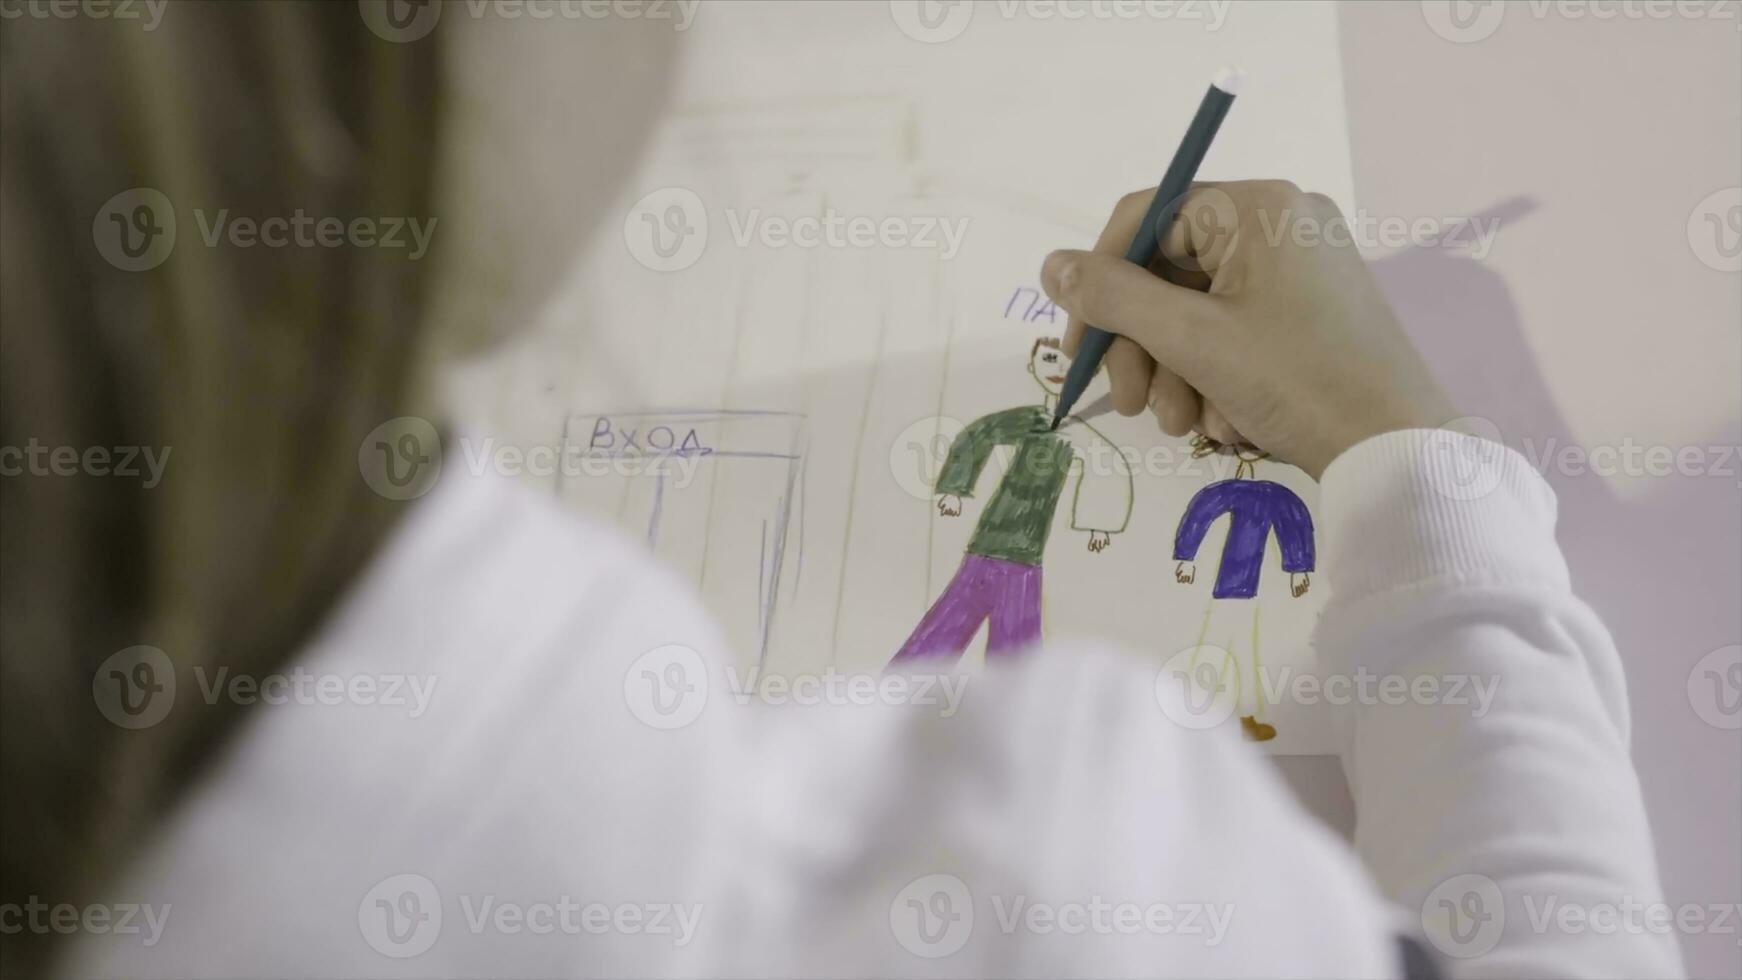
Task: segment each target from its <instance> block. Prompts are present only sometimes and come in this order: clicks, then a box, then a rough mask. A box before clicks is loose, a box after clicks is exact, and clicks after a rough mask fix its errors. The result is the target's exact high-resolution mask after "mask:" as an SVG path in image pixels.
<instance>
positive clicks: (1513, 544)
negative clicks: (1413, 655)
mask: <svg viewBox="0 0 1742 980" xmlns="http://www.w3.org/2000/svg"><path fill="white" fill-rule="evenodd" d="M1319 483H1320V494H1319V502H1320V503H1319V506H1320V511H1321V520H1322V523H1323V524H1324V541H1325V562H1324V565H1325V574H1326V576H1327V577H1328V578H1329V579H1330V586H1331V591H1332V592H1334V593H1335V594H1336V596H1337V598H1338V599H1339V600H1352V599H1358V598H1360V597H1361V596H1364V595H1370V594H1373V593H1377V592H1383V591H1386V590H1390V589H1397V588H1405V587H1408V586H1411V585H1415V584H1418V583H1421V582H1426V581H1430V580H1435V579H1448V578H1449V579H1454V580H1458V579H1462V580H1480V581H1483V582H1487V583H1491V584H1512V583H1518V584H1524V583H1532V584H1537V585H1551V586H1559V587H1561V588H1565V587H1567V585H1568V577H1567V566H1566V560H1565V559H1564V558H1563V557H1562V556H1561V551H1560V546H1559V545H1558V544H1556V543H1555V537H1554V525H1555V509H1556V507H1555V496H1554V491H1553V490H1551V489H1549V486H1548V483H1547V482H1545V481H1544V480H1543V479H1542V477H1541V476H1540V475H1538V474H1537V473H1536V471H1534V470H1533V469H1531V467H1530V463H1529V461H1528V460H1526V459H1525V458H1524V457H1523V456H1522V455H1520V454H1518V453H1517V452H1514V451H1513V450H1511V449H1508V448H1506V447H1505V446H1503V445H1501V444H1499V443H1496V442H1490V441H1488V440H1486V439H1480V438H1477V437H1475V436H1470V435H1465V434H1463V433H1461V432H1449V431H1446V430H1443V429H1409V430H1405V431H1402V432H1388V433H1386V434H1385V435H1381V436H1375V437H1374V438H1372V439H1368V440H1367V441H1365V442H1363V443H1361V444H1359V445H1357V446H1355V447H1353V448H1352V449H1349V450H1348V451H1346V452H1344V453H1343V454H1342V455H1341V456H1339V457H1337V458H1336V459H1335V460H1334V461H1333V462H1332V463H1331V465H1330V466H1329V467H1327V468H1326V469H1325V474H1324V478H1323V479H1322V480H1320V481H1319Z"/></svg>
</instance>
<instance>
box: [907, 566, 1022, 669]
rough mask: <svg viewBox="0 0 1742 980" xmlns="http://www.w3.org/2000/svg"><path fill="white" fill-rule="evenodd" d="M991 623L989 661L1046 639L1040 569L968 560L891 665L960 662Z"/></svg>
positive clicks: (987, 651) (957, 570) (988, 637)
mask: <svg viewBox="0 0 1742 980" xmlns="http://www.w3.org/2000/svg"><path fill="white" fill-rule="evenodd" d="M987 619H991V621H992V623H991V626H990V627H989V630H988V635H987V640H986V656H987V657H988V658H990V657H994V656H999V655H1003V654H1008V653H1012V652H1015V651H1016V650H1019V649H1021V648H1023V647H1026V646H1029V645H1031V644H1033V643H1034V642H1035V641H1036V640H1038V639H1040V567H1039V566H1038V565H1024V564H1022V563H1021V562H1014V561H1005V560H1003V559H1001V558H987V557H986V556H984V555H972V554H970V555H966V556H964V557H963V558H962V564H961V567H960V568H958V569H956V574H955V575H954V576H953V577H952V578H951V579H950V584H948V585H946V586H944V591H943V594H942V595H940V596H938V599H937V601H936V602H934V603H932V607H931V609H929V610H927V612H926V614H925V617H924V618H923V619H921V620H920V621H919V625H918V626H916V627H914V629H913V633H912V635H910V636H909V637H908V638H907V642H906V643H903V644H902V645H901V650H900V651H899V652H897V653H896V654H895V659H894V660H892V661H891V663H904V662H908V661H913V660H925V659H949V660H954V659H956V658H958V657H960V656H961V655H962V651H964V650H966V649H967V648H968V644H969V643H971V642H973V639H974V634H975V633H977V632H979V630H980V624H981V623H983V622H986V620H987Z"/></svg>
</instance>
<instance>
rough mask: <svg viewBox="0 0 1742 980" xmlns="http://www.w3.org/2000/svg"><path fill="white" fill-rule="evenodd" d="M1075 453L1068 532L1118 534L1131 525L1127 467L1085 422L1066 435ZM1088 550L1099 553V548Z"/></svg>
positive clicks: (1103, 543) (1121, 457) (1121, 455)
mask: <svg viewBox="0 0 1742 980" xmlns="http://www.w3.org/2000/svg"><path fill="white" fill-rule="evenodd" d="M1066 437H1067V438H1068V439H1070V441H1071V452H1072V453H1073V454H1075V457H1076V458H1075V459H1074V460H1073V461H1072V464H1071V466H1072V468H1073V469H1075V470H1076V471H1077V483H1076V489H1075V491H1074V492H1073V494H1072V497H1071V529H1072V530H1075V531H1089V532H1091V533H1099V534H1100V535H1102V540H1101V541H1100V544H1101V547H1102V548H1104V547H1106V545H1107V542H1106V536H1107V535H1110V534H1119V533H1120V532H1122V531H1124V530H1125V526H1126V525H1127V524H1129V523H1130V522H1131V485H1132V479H1131V467H1130V466H1129V465H1128V464H1127V463H1126V461H1125V456H1124V455H1123V454H1122V453H1120V452H1119V450H1118V448H1117V447H1115V446H1114V445H1113V444H1112V443H1111V442H1109V441H1107V439H1106V438H1105V437H1104V436H1102V435H1101V433H1099V432H1097V431H1096V430H1095V429H1094V427H1093V426H1090V425H1089V424H1088V423H1086V422H1081V423H1077V424H1074V425H1071V426H1070V427H1069V429H1068V431H1067V433H1066ZM1091 550H1094V551H1099V550H1101V548H1094V547H1092V546H1091Z"/></svg>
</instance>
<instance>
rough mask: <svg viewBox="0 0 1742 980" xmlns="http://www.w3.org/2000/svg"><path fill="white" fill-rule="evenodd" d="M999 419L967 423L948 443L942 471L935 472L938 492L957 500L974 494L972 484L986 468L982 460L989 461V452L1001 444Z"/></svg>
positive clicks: (991, 416) (993, 418) (998, 417)
mask: <svg viewBox="0 0 1742 980" xmlns="http://www.w3.org/2000/svg"><path fill="white" fill-rule="evenodd" d="M1001 418H1002V413H999V414H994V415H985V416H981V417H980V418H977V419H975V420H974V421H973V422H971V423H969V425H968V427H967V428H965V429H963V430H962V433H961V435H958V436H956V441H955V442H952V443H950V452H949V455H948V456H946V457H945V458H944V468H943V470H942V471H940V472H939V473H938V483H937V492H938V493H940V494H955V495H956V496H959V497H972V496H973V495H974V484H975V483H977V482H979V480H980V474H981V473H982V472H983V471H984V470H985V469H986V461H987V460H989V459H991V458H992V450H993V449H996V448H997V447H998V443H999V442H1000V441H1002V438H1003V433H1002V431H1001V429H1002V426H1001V425H1000V424H999V422H1000V420H1001Z"/></svg>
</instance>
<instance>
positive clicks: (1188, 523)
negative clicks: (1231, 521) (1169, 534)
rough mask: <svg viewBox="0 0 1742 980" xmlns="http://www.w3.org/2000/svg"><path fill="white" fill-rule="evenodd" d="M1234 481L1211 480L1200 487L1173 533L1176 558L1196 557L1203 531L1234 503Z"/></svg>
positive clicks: (1201, 541)
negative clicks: (1208, 483)
mask: <svg viewBox="0 0 1742 980" xmlns="http://www.w3.org/2000/svg"><path fill="white" fill-rule="evenodd" d="M1233 482H1234V481H1229V480H1224V481H1223V482H1221V483H1212V484H1210V485H1209V486H1207V487H1205V488H1203V489H1202V490H1199V491H1198V492H1197V495H1196V496H1194V497H1193V498H1192V501H1191V503H1189V504H1186V512H1185V513H1184V514H1182V515H1180V519H1179V529H1178V530H1177V531H1175V532H1174V535H1173V560H1174V561H1197V560H1198V546H1199V545H1201V544H1203V543H1204V533H1205V532H1206V531H1208V530H1209V529H1210V525H1211V524H1214V523H1215V522H1216V518H1218V517H1221V516H1222V515H1223V514H1225V513H1227V512H1228V509H1229V508H1230V507H1232V506H1233V503H1234V501H1233V493H1232V491H1231V490H1230V486H1231V485H1232V484H1233Z"/></svg>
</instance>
